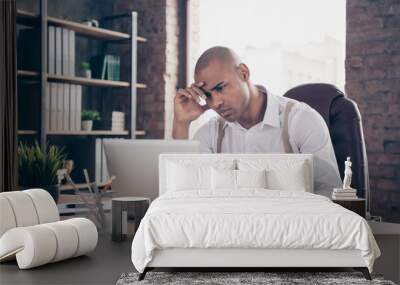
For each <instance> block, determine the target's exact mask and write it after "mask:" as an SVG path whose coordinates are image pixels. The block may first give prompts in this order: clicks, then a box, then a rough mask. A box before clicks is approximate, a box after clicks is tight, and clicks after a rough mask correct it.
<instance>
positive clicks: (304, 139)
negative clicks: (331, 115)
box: [193, 92, 342, 197]
mask: <svg viewBox="0 0 400 285" xmlns="http://www.w3.org/2000/svg"><path fill="white" fill-rule="evenodd" d="M267 96H268V97H267V98H268V99H267V108H266V110H265V114H264V118H263V120H262V121H261V122H260V123H258V124H256V125H254V126H253V127H251V128H250V129H246V128H244V127H242V126H241V125H240V124H239V123H237V122H225V126H224V127H225V136H224V139H223V141H222V145H221V152H222V153H285V150H284V146H283V141H282V130H283V119H284V118H283V116H284V110H285V106H286V103H287V102H288V101H290V100H292V99H289V98H286V97H280V96H276V95H273V94H272V93H270V92H267ZM288 122H289V128H288V129H289V142H290V145H291V147H292V149H293V152H294V153H312V154H313V155H314V193H315V194H320V195H324V196H327V197H331V193H332V190H333V188H336V187H341V184H342V182H341V179H340V175H339V170H338V166H337V163H336V157H335V153H334V150H333V146H332V142H331V139H330V135H329V130H328V127H327V125H326V123H325V121H324V119H323V118H322V117H321V115H320V114H319V113H318V112H317V111H315V110H314V109H313V108H311V107H310V106H308V105H307V104H305V103H302V102H296V104H295V105H294V107H293V108H292V110H291V112H290V114H289V119H288ZM217 137H218V118H217V117H214V118H211V119H210V120H209V121H208V122H207V123H205V124H204V125H203V126H202V127H200V129H199V130H198V131H197V132H196V133H195V135H194V137H193V139H194V140H197V141H199V142H200V148H201V152H207V153H216V152H217V151H216V150H217Z"/></svg>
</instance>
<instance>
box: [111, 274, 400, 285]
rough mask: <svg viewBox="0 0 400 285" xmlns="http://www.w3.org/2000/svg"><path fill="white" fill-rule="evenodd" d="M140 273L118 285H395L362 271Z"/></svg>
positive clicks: (126, 277) (125, 275) (123, 277)
mask: <svg viewBox="0 0 400 285" xmlns="http://www.w3.org/2000/svg"><path fill="white" fill-rule="evenodd" d="M138 276H139V274H138V273H128V274H122V275H121V277H120V278H119V279H118V281H117V285H133V284H141V285H144V284H157V285H162V284H172V285H176V284H179V285H183V284H213V285H217V284H223V285H228V284H229V285H230V284H268V285H269V284H273V285H275V284H284V285H289V284H290V285H291V284H321V285H322V284H324V285H325V284H327V285H345V284H356V285H358V284H374V285H375V284H379V285H395V283H393V282H392V281H388V280H384V279H383V277H382V276H377V275H372V278H373V280H372V281H368V280H366V279H365V278H364V276H363V275H362V273H360V272H148V273H147V274H146V278H145V279H144V280H142V281H138Z"/></svg>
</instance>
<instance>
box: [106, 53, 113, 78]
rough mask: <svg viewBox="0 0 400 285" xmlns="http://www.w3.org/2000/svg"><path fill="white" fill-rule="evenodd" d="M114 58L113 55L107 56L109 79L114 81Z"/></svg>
mask: <svg viewBox="0 0 400 285" xmlns="http://www.w3.org/2000/svg"><path fill="white" fill-rule="evenodd" d="M113 66H114V57H113V56H112V55H107V79H108V80H113V78H114V71H113Z"/></svg>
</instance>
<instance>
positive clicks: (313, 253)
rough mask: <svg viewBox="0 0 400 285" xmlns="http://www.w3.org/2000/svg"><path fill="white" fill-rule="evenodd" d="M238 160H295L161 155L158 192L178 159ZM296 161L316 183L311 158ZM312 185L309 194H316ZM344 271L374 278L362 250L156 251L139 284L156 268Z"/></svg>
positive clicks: (305, 156)
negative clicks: (169, 164)
mask: <svg viewBox="0 0 400 285" xmlns="http://www.w3.org/2000/svg"><path fill="white" fill-rule="evenodd" d="M200 156H201V159H205V160H208V159H215V158H218V157H219V158H220V159H222V158H224V159H232V160H233V159H235V158H266V157H268V158H271V159H294V156H293V155H288V154H161V155H160V160H159V174H160V180H159V183H160V184H159V192H160V195H161V194H163V193H164V191H165V190H166V189H165V185H166V184H165V182H166V163H167V161H168V160H175V159H191V158H193V159H199V158H200ZM295 159H300V160H304V161H307V162H308V163H309V166H310V168H309V169H310V171H309V173H308V174H309V179H310V180H309V181H313V171H312V169H313V167H312V166H313V164H312V163H313V162H312V155H310V154H298V155H296V158H295ZM312 184H313V183H310V189H308V191H310V192H313V189H312V187H313V186H312ZM338 267H339V268H343V267H350V268H353V269H355V270H357V271H361V272H362V273H363V275H364V277H365V278H366V279H367V280H371V275H370V273H369V270H368V268H367V267H366V264H365V261H364V260H363V259H362V257H361V252H360V251H359V250H349V249H346V250H333V249H254V248H218V249H216V248H208V249H198V248H169V249H162V250H160V249H158V250H155V252H154V255H153V259H152V260H151V262H150V263H149V264H148V265H147V267H146V268H145V270H144V271H143V273H141V274H140V275H139V280H143V279H144V277H145V276H146V273H147V272H148V271H150V270H153V269H155V268H185V269H188V268H204V269H210V270H213V269H217V268H229V269H233V270H234V271H246V270H248V271H249V270H250V269H254V268H257V269H260V271H262V270H261V269H266V268H268V269H270V268H285V269H287V271H290V268H302V269H303V268H310V269H312V268H338Z"/></svg>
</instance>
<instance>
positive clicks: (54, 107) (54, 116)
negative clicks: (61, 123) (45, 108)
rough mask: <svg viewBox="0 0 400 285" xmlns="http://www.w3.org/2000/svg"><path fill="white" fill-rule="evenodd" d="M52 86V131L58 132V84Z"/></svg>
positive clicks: (51, 84)
mask: <svg viewBox="0 0 400 285" xmlns="http://www.w3.org/2000/svg"><path fill="white" fill-rule="evenodd" d="M49 85H50V126H49V127H50V130H51V131H56V130H57V83H53V82H51V83H49Z"/></svg>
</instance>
